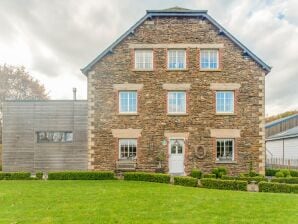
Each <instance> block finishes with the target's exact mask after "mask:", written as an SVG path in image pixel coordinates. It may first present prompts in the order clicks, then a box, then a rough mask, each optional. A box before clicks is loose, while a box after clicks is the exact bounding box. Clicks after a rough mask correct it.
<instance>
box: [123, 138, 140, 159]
mask: <svg viewBox="0 0 298 224" xmlns="http://www.w3.org/2000/svg"><path fill="white" fill-rule="evenodd" d="M119 151H120V152H119V159H135V158H136V156H137V140H136V139H120V140H119Z"/></svg>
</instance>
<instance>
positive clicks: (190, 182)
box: [174, 176, 198, 187]
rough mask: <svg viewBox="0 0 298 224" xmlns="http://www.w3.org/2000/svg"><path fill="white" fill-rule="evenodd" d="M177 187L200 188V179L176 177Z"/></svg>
mask: <svg viewBox="0 0 298 224" xmlns="http://www.w3.org/2000/svg"><path fill="white" fill-rule="evenodd" d="M174 184H175V185H182V186H187V187H196V186H198V179H197V178H193V177H177V176H176V177H174Z"/></svg>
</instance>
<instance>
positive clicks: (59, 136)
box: [36, 131, 73, 143]
mask: <svg viewBox="0 0 298 224" xmlns="http://www.w3.org/2000/svg"><path fill="white" fill-rule="evenodd" d="M36 134H37V143H59V142H72V141H73V133H72V132H71V131H38V132H36Z"/></svg>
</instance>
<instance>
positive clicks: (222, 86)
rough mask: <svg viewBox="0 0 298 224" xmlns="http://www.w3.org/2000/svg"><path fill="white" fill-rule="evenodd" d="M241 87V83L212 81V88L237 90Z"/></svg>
mask: <svg viewBox="0 0 298 224" xmlns="http://www.w3.org/2000/svg"><path fill="white" fill-rule="evenodd" d="M240 87H241V84H240V83H211V84H210V89H212V90H237V89H239V88H240Z"/></svg>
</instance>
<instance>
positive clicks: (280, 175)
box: [275, 171, 284, 177]
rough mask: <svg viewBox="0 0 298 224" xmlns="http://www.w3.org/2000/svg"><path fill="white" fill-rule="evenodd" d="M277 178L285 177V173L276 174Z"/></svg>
mask: <svg viewBox="0 0 298 224" xmlns="http://www.w3.org/2000/svg"><path fill="white" fill-rule="evenodd" d="M275 177H284V173H283V172H281V171H278V172H276V173H275Z"/></svg>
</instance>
